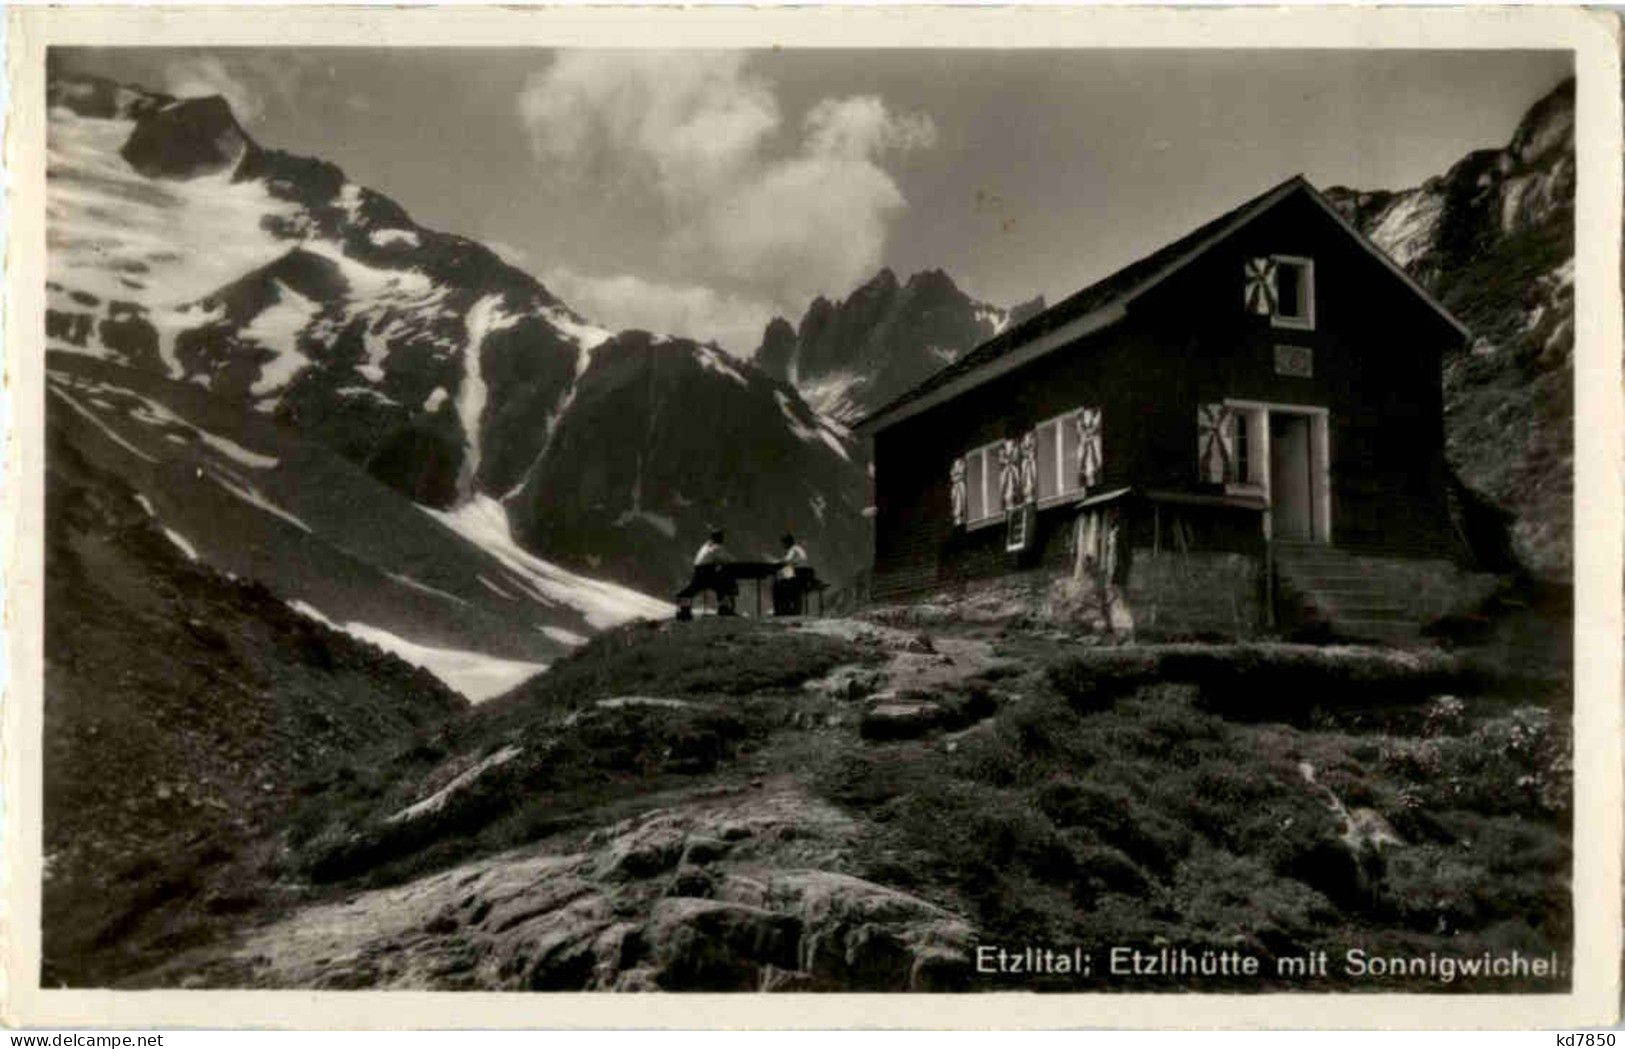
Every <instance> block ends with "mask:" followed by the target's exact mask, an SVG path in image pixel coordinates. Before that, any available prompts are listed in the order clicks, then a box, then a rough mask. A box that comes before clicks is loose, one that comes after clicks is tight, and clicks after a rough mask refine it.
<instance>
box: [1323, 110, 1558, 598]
mask: <svg viewBox="0 0 1625 1049" xmlns="http://www.w3.org/2000/svg"><path fill="white" fill-rule="evenodd" d="M1574 186H1575V158H1574V82H1573V80H1569V81H1566V82H1564V83H1562V84H1560V85H1558V86H1557V87H1556V88H1555V89H1553V90H1552V91H1551V92H1550V93H1549V94H1548V95H1547V96H1546V97H1544V98H1542V99H1541V100H1540V101H1538V102H1536V103H1535V105H1534V106H1533V107H1531V108H1530V110H1529V112H1528V113H1527V114H1526V115H1525V117H1524V119H1523V121H1522V122H1521V123H1520V124H1519V126H1518V128H1517V130H1516V131H1515V132H1514V133H1513V136H1512V139H1511V141H1510V142H1509V143H1508V144H1507V145H1506V146H1505V147H1504V148H1501V149H1485V150H1478V151H1476V152H1473V153H1470V154H1468V155H1467V156H1466V157H1463V158H1462V159H1461V160H1460V161H1458V162H1457V163H1456V164H1455V165H1454V166H1453V167H1452V168H1451V169H1450V170H1449V171H1448V172H1446V173H1445V174H1443V175H1441V176H1439V177H1437V178H1432V179H1429V180H1428V181H1427V182H1425V183H1423V184H1422V185H1421V186H1418V187H1415V188H1413V189H1406V190H1400V191H1398V192H1390V191H1377V192H1362V191H1357V190H1350V189H1342V188H1338V189H1333V190H1330V191H1329V192H1328V193H1327V196H1328V197H1329V198H1330V199H1331V200H1332V202H1333V203H1334V204H1336V205H1337V206H1338V207H1339V208H1340V209H1341V210H1342V211H1343V213H1344V214H1345V215H1346V216H1347V217H1348V218H1349V219H1350V220H1351V221H1353V222H1354V223H1355V224H1356V225H1357V226H1359V227H1360V229H1361V230H1362V231H1364V232H1365V233H1366V234H1367V235H1368V236H1369V237H1371V239H1372V240H1374V241H1375V242H1376V243H1377V244H1378V245H1380V246H1381V247H1382V248H1383V249H1384V250H1385V251H1387V252H1388V253H1389V254H1390V255H1392V256H1393V257H1394V258H1395V259H1396V260H1397V261H1398V262H1399V263H1400V264H1401V265H1403V266H1404V267H1405V268H1406V269H1407V270H1408V271H1409V272H1410V273H1411V275H1412V276H1414V277H1415V278H1416V279H1417V280H1418V281H1419V282H1420V283H1421V284H1422V285H1423V286H1425V287H1426V288H1428V290H1429V291H1431V292H1432V293H1433V294H1434V295H1435V296H1437V297H1438V299H1439V300H1440V301H1441V302H1442V303H1444V305H1445V306H1447V307H1448V308H1449V309H1450V310H1451V311H1452V312H1453V313H1455V315H1456V316H1457V317H1459V318H1461V320H1462V322H1463V323H1465V324H1466V325H1467V326H1468V327H1469V328H1470V329H1472V331H1473V333H1474V336H1475V341H1474V343H1473V345H1472V347H1471V349H1470V351H1469V352H1468V353H1466V354H1465V355H1462V356H1460V357H1457V358H1455V359H1452V360H1448V361H1446V363H1445V411H1446V421H1445V428H1446V435H1447V440H1448V442H1449V444H1448V451H1449V455H1450V458H1451V461H1452V463H1453V464H1454V466H1455V467H1456V470H1457V472H1458V473H1459V474H1460V476H1461V478H1462V480H1464V481H1465V482H1466V483H1467V484H1468V485H1469V486H1470V487H1472V488H1474V489H1476V490H1477V491H1479V492H1480V493H1482V494H1483V495H1485V496H1487V497H1488V498H1489V499H1490V501H1492V502H1493V503H1495V504H1497V505H1499V506H1501V507H1504V508H1505V509H1507V510H1508V511H1510V512H1511V513H1512V515H1513V519H1512V528H1511V531H1512V536H1511V538H1512V542H1513V547H1514V550H1515V551H1516V553H1517V555H1518V557H1519V559H1520V560H1521V561H1522V562H1523V563H1524V564H1525V565H1527V566H1528V567H1529V568H1531V569H1532V570H1534V571H1535V572H1537V573H1539V574H1542V575H1547V576H1551V577H1554V578H1557V577H1566V576H1567V575H1568V574H1569V572H1570V571H1571V570H1572V566H1573V550H1572V543H1571V530H1572V527H1573V521H1574V504H1573V483H1574V469H1573V467H1574V442H1573V433H1572V427H1573V421H1574V409H1573V393H1574Z"/></svg>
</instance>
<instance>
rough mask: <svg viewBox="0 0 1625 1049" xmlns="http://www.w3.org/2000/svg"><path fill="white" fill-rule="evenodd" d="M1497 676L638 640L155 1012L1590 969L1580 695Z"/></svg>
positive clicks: (1003, 638)
mask: <svg viewBox="0 0 1625 1049" xmlns="http://www.w3.org/2000/svg"><path fill="white" fill-rule="evenodd" d="M1492 664H1493V661H1492V660H1488V659H1486V658H1485V657H1484V655H1483V654H1482V653H1461V652H1456V653H1451V652H1443V651H1428V652H1422V653H1396V652H1386V651H1381V650H1375V649H1359V648H1325V649H1314V648H1307V647H1301V646H1286V645H1252V646H1225V645H1169V646H1156V647H1150V646H1148V647H1142V648H1131V647H1118V648H1097V647H1087V646H1083V645H1081V644H1080V643H1078V642H1077V641H1075V640H1065V639H1062V638H1061V637H1059V636H1057V635H1053V634H1046V633H1043V632H1040V631H1035V630H1024V629H1017V628H1009V629H1002V630H1001V629H989V628H985V627H984V628H962V629H948V630H945V631H939V632H936V633H933V634H932V635H925V634H920V633H917V632H915V631H912V630H908V629H898V628H894V627H888V626H883V625H880V624H877V623H872V622H866V621H859V620H821V621H811V622H806V623H801V624H795V625H790V624H778V623H774V622H771V621H767V622H752V621H734V622H728V621H722V620H702V621H699V622H697V623H693V624H672V623H664V624H645V625H640V626H634V627H628V628H624V629H622V630H619V631H614V632H611V633H609V634H606V635H604V636H603V637H601V638H599V639H597V640H595V641H594V642H593V643H591V644H590V645H588V646H587V647H586V648H584V649H583V650H582V651H581V652H579V653H578V654H577V655H576V656H574V657H572V658H571V659H569V660H566V661H564V662H562V663H561V664H559V665H558V666H557V667H555V669H554V670H553V671H551V672H550V673H549V674H547V675H544V677H543V678H541V679H538V680H537V681H536V682H533V683H532V684H531V685H530V686H527V688H525V689H521V690H519V691H518V692H516V693H515V694H513V695H510V696H509V697H505V698H504V699H502V700H498V701H495V702H494V703H493V704H491V705H488V706H486V707H482V708H478V709H476V710H474V711H473V712H471V713H470V714H468V715H466V716H461V717H458V718H454V719H452V720H450V721H448V722H447V723H446V726H445V728H444V729H442V730H441V731H439V732H437V733H434V734H432V735H431V736H430V737H429V738H424V737H423V736H422V735H421V734H420V735H419V736H418V737H417V738H416V739H415V740H414V741H413V742H412V743H411V745H410V746H402V745H397V746H395V747H394V748H393V749H389V748H383V749H380V750H378V751H375V752H374V753H373V754H372V755H370V756H368V757H367V758H366V759H365V760H364V761H360V762H352V763H348V764H347V765H345V766H342V767H339V768H337V769H336V770H335V771H334V772H333V773H332V775H331V776H329V777H328V778H327V779H325V780H320V781H317V782H313V783H312V784H311V786H310V788H309V799H310V803H309V804H308V805H305V806H303V807H300V808H298V809H296V811H295V812H294V814H293V817H292V826H291V828H290V829H289V831H288V832H287V833H286V834H285V835H284V837H283V846H284V852H283V853H282V855H281V858H280V866H279V868H278V873H277V879H278V882H279V884H281V885H282V886H283V887H284V893H283V899H284V901H291V902H284V903H283V904H281V905H279V906H277V907H268V908H264V909H261V910H259V911H258V912H255V913H251V914H247V915H244V920H243V921H242V924H241V926H240V928H239V929H238V930H237V931H236V932H235V933H234V934H233V935H231V936H228V937H225V938H223V939H220V940H218V941H216V942H213V943H210V944H207V945H203V946H201V947H198V948H196V949H193V950H190V951H185V952H180V953H178V954H177V955H176V956H174V957H173V958H172V959H170V960H169V961H167V962H166V963H164V964H162V965H159V966H156V967H153V968H149V969H146V970H143V971H139V972H132V973H130V974H128V975H127V976H126V977H125V980H124V982H125V983H126V984H127V985H131V986H210V987H283V988H289V987H326V988H339V987H382V988H419V989H425V988H429V989H622V990H633V989H667V990H936V989H1000V988H1004V989H1009V988H1010V987H1012V986H1020V987H1028V986H1035V984H1034V983H1033V982H1032V981H1023V980H1017V982H1016V983H1015V984H1010V983H1009V982H1008V981H1009V979H1010V978H1008V977H1006V978H1004V980H1003V981H1001V980H1000V979H998V978H995V977H990V976H988V975H986V974H981V973H978V972H977V971H976V964H975V958H976V949H977V947H978V946H980V945H984V944H1000V945H1007V946H1008V945H1020V944H1033V945H1037V946H1047V945H1055V946H1070V945H1072V944H1080V945H1083V946H1085V947H1086V948H1088V949H1090V950H1102V951H1103V950H1104V949H1105V948H1106V947H1107V946H1109V945H1113V944H1139V945H1144V946H1147V947H1150V946H1152V945H1169V944H1172V945H1175V946H1189V947H1191V948H1193V949H1200V948H1208V949H1218V948H1221V947H1222V948H1232V949H1238V950H1245V951H1247V952H1250V953H1252V954H1254V955H1257V956H1259V957H1260V958H1262V959H1265V960H1266V963H1267V960H1268V959H1272V958H1276V957H1282V956H1286V955H1289V954H1297V953H1302V952H1305V951H1309V950H1314V949H1329V948H1335V949H1336V951H1337V953H1338V954H1339V955H1340V954H1341V951H1342V950H1344V949H1346V948H1347V947H1349V946H1364V947H1366V948H1368V949H1371V950H1373V951H1375V950H1384V951H1403V952H1405V953H1412V952H1416V951H1422V952H1423V953H1425V952H1426V951H1427V950H1439V951H1446V952H1452V953H1461V954H1472V953H1481V952H1483V951H1485V950H1497V951H1504V950H1509V949H1513V948H1516V949H1519V950H1521V951H1524V952H1526V953H1537V954H1542V955H1544V954H1547V953H1549V952H1551V951H1559V952H1561V951H1564V950H1565V949H1566V944H1567V942H1568V937H1569V933H1570V930H1569V917H1568V914H1569V911H1568V895H1567V873H1566V872H1567V864H1568V859H1569V855H1570V850H1569V844H1568V840H1567V831H1566V824H1567V812H1568V789H1569V787H1568V779H1567V768H1568V765H1567V755H1568V746H1569V744H1568V740H1567V736H1566V733H1565V730H1564V728H1563V723H1564V722H1563V717H1562V708H1561V701H1560V700H1558V699H1556V698H1555V697H1558V696H1560V695H1561V694H1562V692H1563V689H1564V687H1565V685H1564V682H1563V681H1562V679H1561V674H1560V673H1559V674H1554V675H1552V676H1548V677H1545V678H1540V677H1527V676H1526V677H1525V678H1523V679H1521V680H1519V681H1517V682H1516V683H1514V682H1511V681H1510V680H1509V679H1507V678H1506V677H1505V676H1504V675H1501V674H1500V673H1499V672H1497V671H1495V670H1494V669H1493V667H1492ZM550 679H551V680H550ZM1338 682H1342V683H1344V685H1343V687H1342V688H1341V689H1340V688H1338V687H1336V683H1338ZM1272 690H1273V691H1274V692H1275V693H1277V694H1282V693H1287V692H1289V693H1290V695H1289V696H1288V697H1287V698H1286V699H1285V700H1284V701H1280V702H1277V703H1276V704H1274V706H1273V707H1270V706H1266V705H1259V704H1250V703H1248V702H1246V701H1245V697H1248V696H1254V695H1258V694H1261V692H1262V694H1270V693H1271V691H1272ZM1373 696H1377V697H1381V701H1373V698H1372V697H1373ZM369 770H370V773H369ZM1271 970H1272V971H1273V967H1271ZM1344 982H1345V983H1346V982H1347V981H1344ZM1560 982H1561V980H1559V981H1557V982H1552V981H1548V983H1547V984H1546V985H1543V987H1544V988H1545V989H1555V987H1556V985H1557V983H1560ZM1036 986H1039V987H1047V988H1049V989H1066V988H1076V987H1079V986H1088V987H1091V988H1094V989H1136V988H1138V989H1147V988H1148V987H1161V988H1163V989H1178V988H1189V987H1192V986H1195V985H1194V984H1192V983H1191V981H1189V980H1185V981H1179V980H1172V981H1166V980H1165V981H1152V982H1151V983H1150V984H1137V985H1136V986H1135V987H1129V986H1126V985H1123V984H1121V983H1114V982H1112V981H1111V980H1110V979H1108V978H1106V977H1104V976H1102V975H1101V974H1100V973H1098V972H1097V973H1095V974H1094V975H1093V976H1092V977H1089V978H1087V979H1080V978H1079V977H1078V976H1076V975H1071V976H1061V977H1056V976H1051V977H1049V978H1048V979H1046V980H1040V981H1038V982H1037V983H1036ZM1202 986H1209V987H1211V986H1215V985H1211V984H1204V985H1202ZM1288 986H1296V985H1292V984H1290V982H1288ZM1323 986H1324V984H1312V985H1310V986H1305V987H1302V988H1301V989H1307V990H1314V989H1318V988H1320V987H1323ZM1367 986H1370V985H1367ZM1406 986H1408V987H1413V988H1414V989H1423V990H1427V989H1445V990H1489V989H1501V990H1511V989H1519V988H1517V987H1514V986H1513V985H1510V984H1506V983H1504V982H1502V983H1496V982H1493V981H1479V982H1477V983H1473V982H1472V981H1467V982H1465V983H1463V982H1459V981H1458V982H1455V983H1453V984H1451V985H1449V986H1447V987H1446V986H1441V985H1439V984H1435V983H1429V982H1428V981H1426V980H1425V979H1424V980H1419V981H1415V982H1413V983H1411V984H1407V985H1406ZM1272 987H1273V988H1274V989H1279V987H1280V983H1279V982H1277V983H1275V984H1259V983H1256V982H1254V983H1253V984H1250V985H1248V987H1242V986H1241V985H1237V986H1236V989H1249V988H1250V989H1271V988H1272ZM1370 989H1383V990H1392V989H1394V985H1392V984H1385V985H1381V986H1370ZM1524 989H1534V988H1533V987H1532V986H1531V987H1528V988H1524Z"/></svg>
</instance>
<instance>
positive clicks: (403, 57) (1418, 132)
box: [54, 47, 1571, 356]
mask: <svg viewBox="0 0 1625 1049" xmlns="http://www.w3.org/2000/svg"><path fill="white" fill-rule="evenodd" d="M54 57H57V58H60V59H61V60H62V62H63V63H64V65H65V66H66V67H68V68H70V69H73V70H75V71H78V72H85V73H96V74H99V75H103V76H109V77H113V78H114V79H118V80H123V81H128V82H133V83H138V84H141V85H143V86H146V87H149V88H153V89H157V90H163V91H168V92H170V93H172V94H177V95H182V96H186V95H200V94H221V95H224V96H225V97H226V98H227V99H228V100H230V101H231V103H232V106H233V108H234V109H235V111H236V113H237V115H238V119H239V120H240V121H241V122H242V124H243V125H244V127H245V128H247V130H248V131H249V133H250V134H251V135H252V136H253V137H254V138H255V139H256V140H257V141H258V142H260V143H261V144H262V145H265V146H270V147H275V148H280V149H285V150H288V151H290V152H293V153H299V154H306V155H312V156H317V157H321V158H322V159H324V160H329V161H332V162H333V163H336V164H338V165H339V166H340V167H342V168H343V169H344V170H345V172H346V173H347V174H348V175H349V177H350V178H352V179H353V180H355V181H357V182H360V183H362V184H363V185H366V186H369V187H371V188H373V189H375V190H377V191H379V192H381V193H384V194H386V195H388V196H389V197H391V198H393V199H394V200H395V201H396V202H397V203H399V204H401V205H402V206H403V207H405V208H406V209H407V211H408V212H410V213H411V215H412V216H413V218H414V219H415V220H416V221H417V222H418V223H419V224H421V225H424V226H428V227H430V228H434V229H440V230H445V231H447V232H452V233H459V234H462V235H465V236H468V237H472V238H475V239H477V240H480V241H483V242H485V243H486V244H488V245H490V246H491V247H492V248H493V249H495V250H497V251H498V253H499V254H502V255H503V256H504V257H506V258H507V259H508V260H509V261H510V262H513V263H514V264H515V265H518V266H520V267H521V268H523V269H526V270H527V271H529V272H531V273H533V274H534V275H535V276H537V277H538V278H539V279H540V280H541V281H542V282H543V283H544V284H546V285H547V286H548V288H549V289H550V290H552V291H553V292H554V293H555V294H557V295H559V296H560V297H561V298H562V299H564V300H565V301H566V302H567V303H569V304H570V305H571V306H572V307H574V308H575V309H576V310H577V312H579V313H582V314H583V315H585V316H586V317H587V318H589V319H590V320H592V321H594V322H596V323H599V324H602V325H604V326H606V327H611V328H628V327H640V328H648V329H651V330H654V331H662V332H669V333H672V334H678V335H687V336H692V337H696V338H700V339H708V340H716V341H718V342H719V343H720V344H721V345H722V346H723V347H724V348H725V349H727V350H729V351H730V352H732V353H734V354H736V355H739V356H749V355H750V354H752V353H754V352H755V349H756V347H757V345H758V344H759V342H760V338H761V331H762V328H763V326H764V325H765V323H766V322H767V321H768V320H769V319H770V318H771V317H773V316H775V315H783V316H787V317H789V318H790V319H791V320H792V322H794V321H798V320H799V319H800V317H801V314H802V313H803V312H804V311H805V309H806V307H807V304H808V303H809V302H810V301H811V300H812V299H813V298H814V297H815V296H818V295H824V296H827V297H829V298H832V299H838V298H844V297H845V296H846V295H847V294H849V293H850V292H851V290H852V289H853V288H855V287H857V286H858V285H860V284H862V283H863V282H864V281H866V280H867V279H868V278H870V277H871V276H873V275H874V273H875V272H876V271H878V270H879V269H880V268H881V267H882V266H889V267H891V268H892V269H893V270H894V271H896V273H897V274H898V275H899V277H900V278H904V279H906V278H907V276H908V275H909V274H911V273H914V272H916V271H919V270H923V269H943V270H945V271H946V272H947V273H948V274H949V275H950V276H951V277H952V278H953V279H954V281H955V282H956V283H958V284H959V285H960V287H962V288H964V289H965V290H966V291H968V292H969V293H971V294H972V295H974V296H976V297H978V298H980V299H982V300H984V301H987V302H991V303H993V304H995V305H1001V306H1009V305H1013V304H1015V303H1017V302H1022V301H1025V300H1027V299H1030V298H1032V297H1033V296H1035V295H1043V296H1045V298H1046V299H1047V300H1048V301H1050V302H1054V301H1057V300H1058V299H1061V298H1064V297H1065V296H1066V295H1068V294H1070V293H1071V292H1073V291H1076V290H1077V289H1079V288H1081V287H1083V286H1085V285H1086V284H1088V283H1090V282H1091V281H1094V280H1096V279H1099V278H1100V277H1103V276H1105V275H1107V274H1109V273H1110V272H1112V271H1113V270H1115V269H1117V268H1119V267H1120V266H1122V265H1124V264H1126V263H1128V262H1131V261H1133V260H1134V259H1135V258H1138V257H1140V256H1142V255H1144V254H1146V253H1148V252H1150V251H1152V250H1155V249H1156V248H1157V247H1159V246H1160V245H1162V244H1164V243H1167V242H1168V241H1170V240H1172V239H1174V238H1175V237H1178V236H1180V235H1181V234H1183V233H1185V232H1187V231H1188V230H1190V229H1192V228H1194V227H1195V226H1198V225H1200V224H1201V223H1203V222H1205V221H1206V220H1208V219H1210V218H1212V217H1214V216H1215V215H1217V214H1218V213H1220V212H1221V211H1224V210H1226V209H1228V208H1230V207H1232V206H1234V205H1235V204H1237V203H1239V202H1241V201H1242V200H1245V199H1247V198H1248V197H1251V196H1254V195H1256V194H1257V193H1259V192H1261V191H1263V190H1264V189H1267V188H1268V187H1269V186H1271V185H1273V184H1275V183H1277V182H1279V181H1281V180H1282V179H1285V178H1287V177H1289V176H1291V175H1294V174H1299V173H1301V174H1303V175H1305V176H1306V177H1308V178H1309V180H1310V181H1311V182H1313V183H1315V184H1316V185H1318V186H1321V187H1323V188H1325V187H1329V186H1333V185H1346V186H1353V187H1357V188H1361V189H1402V188H1406V187H1409V186H1413V185H1417V184H1420V183H1421V182H1422V181H1424V180H1426V179H1427V178H1429V177H1431V176H1434V175H1439V174H1443V173H1444V172H1445V171H1446V170H1448V168H1449V167H1450V165H1451V164H1453V163H1454V162H1455V161H1457V160H1459V159H1460V158H1461V157H1462V156H1463V155H1464V154H1466V153H1467V152H1469V151H1470V150H1474V149H1483V148H1495V147H1499V146H1502V145H1505V144H1506V142H1507V140H1508V138H1509V137H1510V136H1511V134H1512V132H1513V130H1514V129H1515V128H1516V126H1517V124H1518V121H1519V119H1520V118H1521V117H1522V116H1523V114H1524V112H1525V111H1526V110H1527V109H1528V108H1529V106H1530V105H1531V104H1532V103H1534V102H1535V101H1536V100H1537V99H1538V98H1540V97H1541V96H1542V95H1544V94H1545V93H1546V92H1547V91H1549V90H1550V89H1551V88H1552V87H1554V86H1555V85H1556V84H1557V83H1558V82H1559V81H1561V80H1562V79H1563V78H1564V77H1565V76H1567V75H1569V73H1570V69H1571V66H1570V58H1569V55H1568V54H1567V53H1565V52H1532V51H1519V52H1506V51H1501V52H1483V51H1479V52H1468V51H1460V52H1437V51H1435V52H1424V51H1365V52H1361V51H1355V50H1349V51H1264V50H1258V51H1239V50H1213V51H1172V50H1162V51H1157V50H1144V51H1125V50H1053V51H1030V50H992V49H988V50H936V51H927V50H884V51H878V50H877V51H864V50H819V49H774V50H757V51H731V52H701V51H676V52H650V51H633V50H564V51H553V50H538V49H531V48H527V49H484V48H481V49H472V48H457V49H453V48H445V49H417V48H414V49H404V48H403V49H387V48H372V49H361V48H310V47H306V48H297V49H292V48H285V49H270V48H254V49H231V48H213V49H181V48H139V49H138V48H119V49H69V50H65V51H62V52H61V53H60V54H58V55H55V56H54Z"/></svg>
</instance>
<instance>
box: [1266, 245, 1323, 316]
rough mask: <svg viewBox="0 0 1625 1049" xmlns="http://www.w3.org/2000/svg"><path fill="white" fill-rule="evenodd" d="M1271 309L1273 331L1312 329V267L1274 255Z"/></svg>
mask: <svg viewBox="0 0 1625 1049" xmlns="http://www.w3.org/2000/svg"><path fill="white" fill-rule="evenodd" d="M1272 261H1273V262H1274V263H1275V310H1274V312H1272V313H1271V314H1270V324H1272V325H1273V326H1275V327H1277V328H1299V329H1308V328H1313V327H1314V326H1315V264H1314V263H1313V262H1312V261H1310V260H1309V259H1304V258H1297V257H1295V256H1292V255H1276V256H1273V258H1272Z"/></svg>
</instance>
